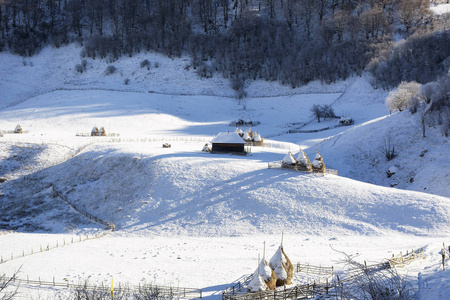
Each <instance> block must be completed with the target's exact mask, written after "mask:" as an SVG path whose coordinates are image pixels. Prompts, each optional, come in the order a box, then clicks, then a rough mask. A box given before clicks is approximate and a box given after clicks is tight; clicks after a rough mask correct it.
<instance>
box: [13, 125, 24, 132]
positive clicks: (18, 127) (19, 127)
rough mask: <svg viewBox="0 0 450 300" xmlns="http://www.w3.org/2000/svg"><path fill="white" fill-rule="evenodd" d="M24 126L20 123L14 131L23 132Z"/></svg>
mask: <svg viewBox="0 0 450 300" xmlns="http://www.w3.org/2000/svg"><path fill="white" fill-rule="evenodd" d="M22 132H23V131H22V126H20V124H17V126H16V128H15V129H14V133H22Z"/></svg>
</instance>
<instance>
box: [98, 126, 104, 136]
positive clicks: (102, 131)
mask: <svg viewBox="0 0 450 300" xmlns="http://www.w3.org/2000/svg"><path fill="white" fill-rule="evenodd" d="M98 135H99V136H106V130H105V127H102V128H100V130H99V131H98Z"/></svg>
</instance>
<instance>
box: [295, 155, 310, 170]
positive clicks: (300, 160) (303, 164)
mask: <svg viewBox="0 0 450 300" xmlns="http://www.w3.org/2000/svg"><path fill="white" fill-rule="evenodd" d="M297 168H298V169H299V170H300V171H308V172H309V171H312V166H311V161H310V160H309V158H308V156H306V154H305V152H304V151H303V150H302V149H300V152H299V153H298V155H297Z"/></svg>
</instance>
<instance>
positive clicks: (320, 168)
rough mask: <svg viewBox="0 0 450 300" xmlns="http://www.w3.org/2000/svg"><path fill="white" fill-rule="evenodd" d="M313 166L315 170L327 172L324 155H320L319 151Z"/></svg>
mask: <svg viewBox="0 0 450 300" xmlns="http://www.w3.org/2000/svg"><path fill="white" fill-rule="evenodd" d="M311 166H312V169H313V171H314V172H320V173H325V163H324V162H323V158H322V155H320V153H319V152H317V154H316V157H315V158H314V161H313V162H312V163H311Z"/></svg>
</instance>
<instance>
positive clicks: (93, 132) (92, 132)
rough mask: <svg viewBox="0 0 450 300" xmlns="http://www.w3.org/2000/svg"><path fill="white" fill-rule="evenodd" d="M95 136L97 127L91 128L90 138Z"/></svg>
mask: <svg viewBox="0 0 450 300" xmlns="http://www.w3.org/2000/svg"><path fill="white" fill-rule="evenodd" d="M97 135H98V128H97V127H94V128H92V130H91V136H97Z"/></svg>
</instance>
